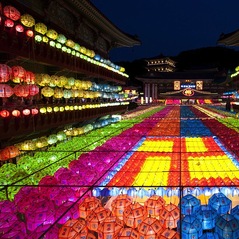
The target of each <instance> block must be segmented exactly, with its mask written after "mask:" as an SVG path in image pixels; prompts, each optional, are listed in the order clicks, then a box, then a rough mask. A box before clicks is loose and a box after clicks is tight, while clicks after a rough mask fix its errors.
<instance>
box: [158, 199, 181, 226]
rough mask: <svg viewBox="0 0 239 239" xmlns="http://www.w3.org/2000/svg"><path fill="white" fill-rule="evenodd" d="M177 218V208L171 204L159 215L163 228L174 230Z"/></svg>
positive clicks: (178, 214) (178, 212)
mask: <svg viewBox="0 0 239 239" xmlns="http://www.w3.org/2000/svg"><path fill="white" fill-rule="evenodd" d="M179 217H180V211H179V208H178V207H177V206H176V205H174V204H172V203H170V204H168V205H166V206H165V207H164V208H163V209H162V210H161V213H160V221H161V222H162V223H163V225H164V227H165V228H170V229H173V228H176V227H177V221H178V220H179Z"/></svg>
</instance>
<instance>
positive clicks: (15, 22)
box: [0, 5, 128, 77]
mask: <svg viewBox="0 0 239 239" xmlns="http://www.w3.org/2000/svg"><path fill="white" fill-rule="evenodd" d="M0 13H1V12H0ZM3 18H4V19H3V21H4V26H5V27H7V28H13V27H14V26H15V30H16V32H19V33H22V32H24V31H25V28H26V32H25V33H26V35H27V36H28V37H34V35H35V41H36V42H44V43H47V44H49V45H50V46H51V47H55V48H58V49H61V50H62V51H63V52H66V53H68V54H72V55H73V56H76V57H80V58H82V59H84V60H86V61H89V62H90V63H92V64H96V65H99V66H102V67H105V68H107V69H108V70H112V71H115V72H117V73H119V74H122V75H124V76H126V77H128V75H127V74H125V73H124V72H125V69H124V67H120V66H118V65H115V64H114V63H112V62H111V61H110V60H106V59H104V58H102V57H101V56H100V55H96V54H95V52H94V51H93V50H90V49H87V48H86V47H84V46H80V45H79V44H78V43H75V42H74V41H73V40H71V39H67V38H66V37H65V36H64V35H63V34H58V33H57V32H56V31H55V30H54V29H48V28H47V26H46V25H45V24H44V23H41V22H39V23H35V19H34V18H33V17H32V16H31V15H30V14H23V15H21V13H20V12H19V11H18V10H17V9H16V8H15V7H13V6H10V5H7V6H4V7H3ZM33 27H34V31H35V33H36V34H35V33H34V31H33V30H32V29H31V28H33ZM91 60H92V61H91Z"/></svg>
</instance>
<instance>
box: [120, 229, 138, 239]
mask: <svg viewBox="0 0 239 239" xmlns="http://www.w3.org/2000/svg"><path fill="white" fill-rule="evenodd" d="M117 238H119V239H139V238H140V236H139V232H138V231H137V230H136V229H134V228H128V227H125V228H122V229H121V230H120V232H119V234H118V237H117Z"/></svg>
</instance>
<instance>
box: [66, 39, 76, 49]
mask: <svg viewBox="0 0 239 239" xmlns="http://www.w3.org/2000/svg"><path fill="white" fill-rule="evenodd" d="M66 46H68V47H70V48H74V46H75V42H73V41H72V40H70V39H68V40H67V41H66Z"/></svg>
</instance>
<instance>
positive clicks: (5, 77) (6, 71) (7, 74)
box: [0, 64, 12, 83]
mask: <svg viewBox="0 0 239 239" xmlns="http://www.w3.org/2000/svg"><path fill="white" fill-rule="evenodd" d="M11 75H12V69H11V67H9V66H8V65H5V64H0V83H4V82H7V81H9V80H10V78H11Z"/></svg>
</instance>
